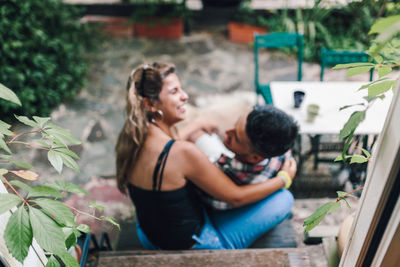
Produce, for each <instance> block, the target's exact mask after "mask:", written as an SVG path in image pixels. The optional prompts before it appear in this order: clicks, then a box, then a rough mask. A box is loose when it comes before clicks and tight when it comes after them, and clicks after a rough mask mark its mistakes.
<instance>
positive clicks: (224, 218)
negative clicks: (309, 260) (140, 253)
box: [136, 189, 294, 250]
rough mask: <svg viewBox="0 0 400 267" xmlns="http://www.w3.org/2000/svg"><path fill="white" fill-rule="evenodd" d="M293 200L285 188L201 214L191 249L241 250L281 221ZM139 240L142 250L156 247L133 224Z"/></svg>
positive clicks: (137, 225) (138, 227)
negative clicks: (225, 209) (217, 210)
mask: <svg viewBox="0 0 400 267" xmlns="http://www.w3.org/2000/svg"><path fill="white" fill-rule="evenodd" d="M293 202H294V199H293V195H292V194H291V193H290V192H289V191H288V190H286V189H280V190H278V191H277V192H275V193H274V194H272V195H270V196H268V197H266V198H264V199H262V200H260V201H258V202H255V203H252V204H249V205H246V206H243V207H239V208H235V209H231V210H227V211H223V212H219V213H211V214H208V215H207V214H205V223H204V226H203V229H202V232H201V233H200V236H196V235H193V237H192V238H193V239H194V240H195V241H196V243H195V245H194V246H193V249H241V248H248V247H249V246H250V245H251V244H252V243H253V242H254V241H255V240H257V238H259V237H260V236H261V235H263V234H264V233H266V232H267V231H268V230H270V229H271V228H273V227H274V226H276V225H278V224H279V223H281V222H282V221H283V220H284V219H285V218H286V217H287V216H288V215H289V214H290V210H291V208H292V205H293ZM136 227H137V228H136V229H137V234H138V238H139V240H140V242H141V243H142V245H143V246H144V247H145V248H146V249H151V250H154V249H160V248H158V247H156V246H154V245H153V244H152V243H151V242H150V241H149V240H148V239H147V237H146V235H145V234H144V232H143V231H142V229H141V228H140V225H139V223H138V222H137V223H136Z"/></svg>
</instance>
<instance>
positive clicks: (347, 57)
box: [320, 47, 374, 81]
mask: <svg viewBox="0 0 400 267" xmlns="http://www.w3.org/2000/svg"><path fill="white" fill-rule="evenodd" d="M354 62H369V55H368V54H367V53H364V52H355V51H342V50H340V51H338V50H328V49H326V48H325V47H322V49H321V75H320V80H321V81H323V79H324V69H325V67H326V66H335V65H337V64H347V63H354ZM373 74H374V69H373V68H372V69H371V71H370V78H369V79H370V81H372V76H373Z"/></svg>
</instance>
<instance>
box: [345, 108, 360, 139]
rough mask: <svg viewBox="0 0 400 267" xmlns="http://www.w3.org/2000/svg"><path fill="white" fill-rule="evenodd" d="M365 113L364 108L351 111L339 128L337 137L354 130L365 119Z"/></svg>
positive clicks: (346, 134)
mask: <svg viewBox="0 0 400 267" xmlns="http://www.w3.org/2000/svg"><path fill="white" fill-rule="evenodd" d="M365 113H366V111H365V110H363V111H355V112H353V114H351V116H350V118H349V120H348V121H347V122H346V123H345V125H344V126H343V129H342V130H340V133H339V137H340V138H342V139H343V138H345V137H346V136H348V135H350V133H351V132H354V130H355V129H356V128H357V127H358V125H359V124H360V123H361V122H362V121H363V120H364V119H365Z"/></svg>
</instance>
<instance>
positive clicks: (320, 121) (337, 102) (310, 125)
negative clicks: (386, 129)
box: [270, 82, 393, 169]
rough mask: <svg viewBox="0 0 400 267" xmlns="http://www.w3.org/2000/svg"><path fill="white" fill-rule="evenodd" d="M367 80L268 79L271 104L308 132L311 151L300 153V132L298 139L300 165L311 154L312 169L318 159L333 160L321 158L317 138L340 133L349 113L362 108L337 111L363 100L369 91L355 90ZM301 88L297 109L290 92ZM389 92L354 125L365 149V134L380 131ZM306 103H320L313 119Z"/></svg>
mask: <svg viewBox="0 0 400 267" xmlns="http://www.w3.org/2000/svg"><path fill="white" fill-rule="evenodd" d="M367 83H368V82H271V84H270V88H271V94H272V100H273V104H274V106H276V107H277V108H279V109H281V110H283V111H285V112H286V113H288V114H290V115H292V116H293V117H294V119H295V120H296V121H297V122H298V124H299V126H300V133H302V134H307V135H309V137H310V138H311V139H310V141H311V150H310V151H308V152H307V153H304V152H302V148H301V143H302V142H301V135H300V136H299V138H300V140H299V142H298V146H299V147H298V149H297V150H299V151H298V152H297V153H298V154H299V165H300V166H299V168H301V163H302V161H303V160H304V159H305V158H306V157H308V156H310V155H311V154H313V155H314V169H316V168H317V166H318V162H320V161H324V162H333V159H320V158H319V156H318V154H319V150H320V149H319V145H320V142H319V139H320V137H321V135H324V134H334V135H339V132H340V130H341V129H342V128H343V126H344V124H345V123H346V122H347V120H348V119H349V117H350V115H351V114H352V113H353V112H354V111H357V110H364V109H365V108H364V107H362V106H353V107H350V108H347V109H344V110H341V111H339V108H340V107H343V106H346V105H352V104H357V103H365V104H367V101H366V100H365V99H363V96H366V95H367V94H368V92H367V90H366V89H363V90H360V91H358V89H359V88H360V87H361V86H362V85H365V84H367ZM296 90H301V91H304V92H305V97H304V100H303V102H302V104H301V106H300V108H294V97H293V92H294V91H296ZM392 97H393V93H392V91H390V92H388V93H386V97H385V98H384V99H383V100H381V99H377V100H375V103H373V105H372V106H371V107H370V108H369V109H368V110H367V114H366V118H365V120H364V121H363V122H362V123H361V124H360V125H359V126H358V127H357V129H356V132H355V135H363V136H364V138H363V139H364V141H363V143H362V145H363V146H364V147H365V148H371V147H368V146H367V144H368V143H369V142H368V140H367V137H368V135H374V136H375V137H376V136H377V135H378V134H379V133H380V132H381V130H382V128H383V124H384V122H385V118H386V115H387V112H388V110H389V106H390V102H391V100H392ZM309 104H318V105H319V107H320V108H319V115H318V116H317V117H316V118H315V120H314V121H313V122H307V121H306V119H307V106H308V105H309Z"/></svg>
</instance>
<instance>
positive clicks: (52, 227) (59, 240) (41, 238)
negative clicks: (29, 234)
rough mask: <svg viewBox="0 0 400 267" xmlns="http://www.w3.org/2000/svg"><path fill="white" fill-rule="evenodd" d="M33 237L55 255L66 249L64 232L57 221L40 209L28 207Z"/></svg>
mask: <svg viewBox="0 0 400 267" xmlns="http://www.w3.org/2000/svg"><path fill="white" fill-rule="evenodd" d="M29 215H30V216H29V218H30V222H31V225H32V230H33V237H34V238H35V239H36V241H37V242H38V244H39V245H40V246H41V247H42V248H43V249H45V250H46V251H49V252H52V253H55V254H57V255H59V254H62V253H64V251H66V248H65V242H64V234H63V232H62V230H61V228H60V227H59V226H58V225H57V223H56V222H55V221H54V220H52V219H51V218H50V217H49V216H47V215H46V214H45V213H43V212H42V211H40V210H38V209H36V208H33V207H29Z"/></svg>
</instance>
